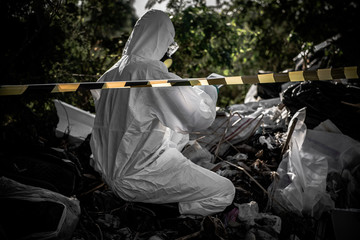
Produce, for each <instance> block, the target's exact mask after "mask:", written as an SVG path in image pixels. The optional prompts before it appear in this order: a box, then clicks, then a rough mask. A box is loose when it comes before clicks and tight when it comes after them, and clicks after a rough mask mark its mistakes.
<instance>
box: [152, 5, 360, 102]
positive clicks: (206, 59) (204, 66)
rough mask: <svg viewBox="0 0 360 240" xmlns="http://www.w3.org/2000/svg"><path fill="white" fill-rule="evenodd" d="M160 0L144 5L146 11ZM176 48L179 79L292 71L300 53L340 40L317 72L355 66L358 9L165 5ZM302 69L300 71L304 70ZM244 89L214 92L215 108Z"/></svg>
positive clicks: (236, 98) (324, 56)
mask: <svg viewBox="0 0 360 240" xmlns="http://www.w3.org/2000/svg"><path fill="white" fill-rule="evenodd" d="M163 1H164V0H149V1H148V4H147V7H148V8H151V7H152V6H153V5H154V4H155V3H156V2H163ZM167 10H168V12H169V14H170V15H171V17H172V20H173V23H174V26H175V30H176V36H175V39H176V41H177V42H178V43H179V45H180V49H179V50H178V53H176V54H175V55H174V57H173V58H174V64H173V67H172V71H175V72H176V73H177V74H179V75H180V76H184V77H206V76H207V75H208V74H210V73H212V72H216V73H219V74H222V75H225V76H231V75H254V74H258V73H259V70H262V71H265V72H281V71H284V70H286V69H294V68H295V63H294V61H293V59H294V57H296V56H297V55H298V54H299V53H300V52H301V51H304V50H307V51H306V53H307V54H305V55H304V56H303V57H304V58H306V59H307V58H308V56H307V55H308V54H313V51H314V46H315V45H316V44H318V43H321V42H323V41H325V40H327V39H329V38H331V37H333V36H336V35H340V36H341V37H340V38H339V40H337V41H334V42H333V44H332V45H331V47H330V48H328V49H326V50H325V51H324V52H323V53H321V54H322V56H321V57H322V61H321V64H320V67H341V66H352V65H359V62H360V61H359V60H358V58H357V56H358V54H359V53H360V48H359V44H358V42H359V40H360V39H359V38H360V37H359V35H358V34H357V32H359V30H360V29H359V28H360V26H359V25H358V24H356V23H357V18H358V17H357V16H359V4H358V3H355V2H354V1H351V0H344V1H343V0H331V1H320V0H315V1H314V0H291V1H287V0H277V1H273V0H234V1H224V0H223V1H221V0H218V1H217V6H215V7H209V6H206V1H205V0H188V1H185V0H183V1H175V0H169V1H168V3H167ZM304 67H305V68H306V65H304ZM248 87H249V86H240V85H239V86H231V87H230V86H227V87H223V88H221V90H220V96H219V102H218V104H219V105H220V106H227V105H231V104H234V103H240V102H241V101H242V100H243V99H244V94H245V93H246V91H247V88H248Z"/></svg>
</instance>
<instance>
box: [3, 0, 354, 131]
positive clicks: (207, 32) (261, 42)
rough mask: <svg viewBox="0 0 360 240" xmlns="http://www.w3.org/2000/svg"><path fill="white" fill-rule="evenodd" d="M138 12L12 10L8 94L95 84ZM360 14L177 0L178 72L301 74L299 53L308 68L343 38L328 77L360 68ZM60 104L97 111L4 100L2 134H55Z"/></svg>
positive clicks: (334, 3) (295, 1)
mask: <svg viewBox="0 0 360 240" xmlns="http://www.w3.org/2000/svg"><path fill="white" fill-rule="evenodd" d="M163 1H165V0H149V1H148V3H147V7H148V8H151V7H152V6H154V4H155V3H157V2H163ZM133 2H134V1H133V0H115V1H114V0H101V1H95V0H83V1H79V0H67V1H64V0H36V1H35V0H17V1H13V0H2V1H1V2H0V18H1V21H0V22H1V27H2V30H3V33H4V34H3V35H4V37H3V38H2V40H3V41H2V43H3V45H2V52H1V54H2V55H1V58H0V59H1V65H0V68H1V72H2V78H1V84H27V83H47V82H83V81H95V80H96V79H98V77H99V76H100V75H101V74H102V73H104V72H105V71H106V70H107V69H108V68H109V67H111V66H112V65H113V64H114V63H115V62H116V61H117V60H118V59H119V58H120V57H121V53H122V49H123V47H124V46H125V43H126V40H127V38H128V36H129V35H130V32H131V30H132V28H133V25H134V24H135V21H136V18H135V14H134V13H135V12H134V9H133V7H132V5H133ZM359 9H360V8H359V4H358V3H357V2H355V1H351V0H331V1H321V0H276V1H273V0H234V1H227V0H218V1H217V5H216V6H207V5H206V2H205V0H181V1H176V0H168V1H167V10H168V13H169V15H170V17H171V18H172V21H173V23H174V26H175V30H176V36H175V39H176V41H177V42H178V43H179V45H180V49H179V50H178V52H177V53H176V54H175V55H174V56H173V60H174V63H173V66H172V67H171V69H170V70H171V71H173V72H175V73H177V74H178V75H179V76H181V77H206V76H208V75H209V74H211V73H218V74H221V75H224V76H237V75H254V74H257V73H258V71H259V70H263V71H270V72H280V71H283V70H285V69H294V66H295V65H294V62H293V58H294V57H295V56H297V54H298V53H299V52H301V51H304V50H306V53H307V54H304V56H303V57H304V58H305V59H307V57H308V56H307V55H308V54H311V53H312V52H313V50H314V46H315V45H316V44H318V43H320V42H322V41H324V40H326V39H328V38H330V37H333V36H335V35H338V34H340V36H341V37H340V38H339V40H337V41H336V42H334V44H333V45H332V46H331V47H329V48H327V49H326V50H325V52H324V55H325V58H324V59H325V60H324V61H323V62H321V67H330V66H333V67H338V66H351V65H359V60H358V56H359V53H360V47H359V46H360V45H359V42H360V41H359V40H360V39H359V34H358V32H359V30H360V29H359V28H360V25H359V24H357V22H358V16H359ZM304 66H306V65H304ZM248 88H249V86H247V85H237V86H224V87H223V88H221V89H220V96H219V101H218V105H219V106H221V107H226V106H228V105H232V104H235V103H241V102H242V101H243V99H244V95H245V93H246V92H247V89H248ZM52 98H58V99H61V100H64V101H66V102H68V103H71V104H74V105H76V106H78V107H80V108H82V109H85V110H88V111H92V112H93V111H94V106H93V103H92V98H91V96H90V93H89V92H88V91H86V92H77V93H74V94H71V93H66V94H47V95H39V94H34V95H26V94H25V95H22V96H12V97H1V101H0V110H1V113H2V114H1V116H0V122H1V125H8V124H12V123H20V122H21V121H25V122H27V121H28V122H30V121H33V120H34V119H38V120H39V122H41V121H42V120H44V121H46V122H49V126H50V125H51V124H50V122H51V121H56V119H55V118H56V117H54V116H49V115H48V113H49V112H55V111H54V109H53V108H54V107H53V104H52V103H51V99H52ZM22 113H24V114H22ZM25 113H26V117H25V118H22V115H25Z"/></svg>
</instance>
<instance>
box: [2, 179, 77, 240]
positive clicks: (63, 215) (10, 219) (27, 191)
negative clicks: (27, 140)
mask: <svg viewBox="0 0 360 240" xmlns="http://www.w3.org/2000/svg"><path fill="white" fill-rule="evenodd" d="M0 212H1V214H0V225H1V227H2V229H1V230H2V232H1V234H2V236H3V237H5V239H38V240H41V239H60V240H63V239H70V238H71V236H72V233H73V231H74V230H75V228H76V225H77V222H78V220H79V215H80V203H79V201H78V200H77V199H75V198H68V197H65V196H63V195H61V194H58V193H55V192H52V191H49V190H46V189H42V188H38V187H32V186H28V185H24V184H21V183H18V182H16V181H13V180H11V179H9V178H6V177H1V178H0ZM0 237H1V235H0Z"/></svg>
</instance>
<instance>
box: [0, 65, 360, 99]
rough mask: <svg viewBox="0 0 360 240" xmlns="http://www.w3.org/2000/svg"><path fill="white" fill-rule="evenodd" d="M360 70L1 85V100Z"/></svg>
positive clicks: (331, 76)
mask: <svg viewBox="0 0 360 240" xmlns="http://www.w3.org/2000/svg"><path fill="white" fill-rule="evenodd" d="M359 76H360V71H359V68H358V67H356V66H355V67H342V68H326V69H317V70H305V71H292V72H286V73H269V74H258V75H254V76H232V77H221V78H211V79H206V78H190V79H164V80H146V81H144V80H137V81H112V82H81V83H48V84H29V85H0V96H5V95H21V94H24V93H63V92H75V91H78V90H92V89H112V88H134V87H175V86H199V85H236V84H254V83H275V82H299V81H309V80H310V81H316V80H336V79H358V78H359Z"/></svg>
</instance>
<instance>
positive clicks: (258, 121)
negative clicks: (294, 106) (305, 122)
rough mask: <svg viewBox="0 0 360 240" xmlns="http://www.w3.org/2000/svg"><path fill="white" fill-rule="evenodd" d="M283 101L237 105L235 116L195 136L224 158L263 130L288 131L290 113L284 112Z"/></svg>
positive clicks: (193, 136) (218, 120) (217, 121)
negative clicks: (260, 128)
mask: <svg viewBox="0 0 360 240" xmlns="http://www.w3.org/2000/svg"><path fill="white" fill-rule="evenodd" d="M279 104H280V98H275V99H267V100H261V101H258V102H249V103H244V104H235V105H232V106H231V107H230V109H229V110H230V112H231V114H227V115H225V116H218V117H217V118H216V119H215V121H214V123H213V124H212V126H210V127H209V128H208V129H207V130H205V131H203V132H200V133H191V134H190V139H192V140H194V139H195V140H197V141H198V143H199V144H201V145H202V146H203V147H204V148H206V149H208V150H209V152H210V153H212V154H215V155H219V156H223V155H224V154H225V153H226V152H227V150H228V149H229V148H230V147H231V146H232V145H235V144H237V143H240V142H243V141H245V140H247V139H249V138H250V137H251V136H253V134H254V133H255V131H256V130H257V129H258V128H259V127H260V126H261V127H262V128H268V129H285V124H286V123H285V119H286V117H287V113H286V112H287V111H286V110H285V109H280V108H279V107H278V106H279Z"/></svg>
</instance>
